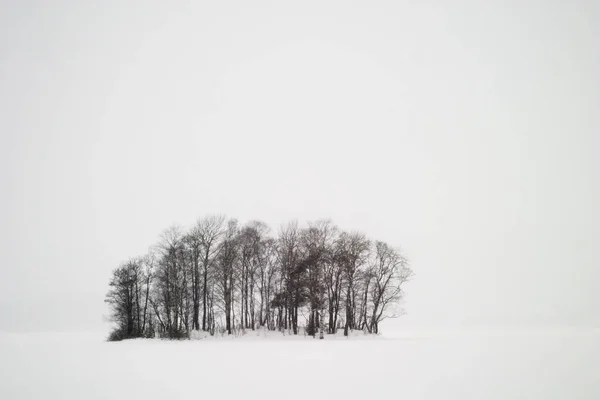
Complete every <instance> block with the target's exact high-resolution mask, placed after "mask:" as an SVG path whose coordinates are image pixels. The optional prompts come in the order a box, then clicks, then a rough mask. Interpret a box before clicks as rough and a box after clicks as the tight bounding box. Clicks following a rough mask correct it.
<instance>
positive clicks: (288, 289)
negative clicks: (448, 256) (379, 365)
mask: <svg viewBox="0 0 600 400" xmlns="http://www.w3.org/2000/svg"><path fill="white" fill-rule="evenodd" d="M411 276H412V271H411V269H410V268H409V266H408V262H407V260H406V258H405V257H404V256H403V255H402V254H401V253H400V252H399V251H398V250H397V249H395V248H393V247H391V246H389V245H388V244H386V243H384V242H380V241H371V240H369V239H368V238H367V237H366V236H365V235H363V234H361V233H357V232H344V231H341V230H340V229H338V228H337V227H336V226H335V225H334V224H333V223H331V222H330V221H328V220H323V221H317V222H311V223H308V224H307V226H306V227H302V228H301V227H300V226H299V225H298V223H296V222H290V223H288V224H285V225H283V226H282V227H281V228H280V229H279V231H278V232H277V235H271V231H270V229H269V228H268V227H267V225H265V224H264V223H262V222H258V221H252V222H249V223H247V224H245V225H243V226H241V225H240V224H239V223H238V221H237V220H235V219H226V218H225V217H223V216H220V215H211V216H207V217H204V218H201V219H199V220H198V221H197V222H196V224H194V226H193V227H192V228H191V229H189V230H183V229H182V228H181V227H179V226H172V227H171V228H169V229H167V230H165V231H164V232H163V233H162V235H161V237H160V240H159V241H158V243H157V244H156V245H154V246H152V247H151V250H150V252H149V253H148V254H147V255H144V256H142V257H137V258H132V259H130V260H129V261H127V262H125V263H123V264H122V265H121V266H120V267H118V268H117V269H115V270H114V271H113V273H112V276H111V279H110V289H109V291H108V293H107V295H106V302H107V303H108V304H109V306H110V309H111V318H112V320H113V322H114V323H115V328H114V330H113V331H112V332H111V334H110V337H109V339H110V340H120V339H126V338H135V337H155V336H159V337H164V338H188V337H189V336H190V333H191V332H192V331H205V332H208V333H209V334H210V335H214V334H215V333H218V334H225V333H227V334H232V333H233V332H234V331H236V330H238V331H239V330H242V331H243V330H255V329H257V328H263V329H268V330H280V331H283V332H289V333H290V334H298V333H300V331H301V329H304V332H305V333H306V334H309V335H312V336H316V335H317V334H319V336H320V337H321V338H323V337H324V335H325V334H326V333H328V334H335V333H336V332H338V331H339V330H343V332H344V334H345V335H348V333H349V331H351V330H363V331H365V332H369V333H378V332H379V325H380V323H381V321H383V320H384V319H386V318H390V317H396V316H399V315H400V314H401V312H402V310H401V309H400V308H399V301H400V299H401V298H402V296H403V291H402V285H403V284H404V283H405V282H406V281H407V280H408V279H409V278H410V277H411ZM302 327H303V328H302Z"/></svg>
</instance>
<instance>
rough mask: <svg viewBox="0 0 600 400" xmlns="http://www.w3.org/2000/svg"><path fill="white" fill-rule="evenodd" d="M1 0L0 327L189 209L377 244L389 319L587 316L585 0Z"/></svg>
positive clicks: (100, 271) (93, 313) (593, 55)
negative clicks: (383, 261) (400, 297)
mask: <svg viewBox="0 0 600 400" xmlns="http://www.w3.org/2000/svg"><path fill="white" fill-rule="evenodd" d="M282 3H284V2H273V3H269V2H259V1H237V2H226V1H210V2H209V1H206V2H198V1H189V2H182V1H168V2H167V1H153V2H150V1H143V2H142V1H140V2H132V1H130V2H127V1H122V0H119V1H102V2H92V1H89V2H83V1H78V2H75V1H72V2H67V1H52V2H42V1H15V0H13V1H8V0H6V1H3V2H2V6H1V7H0V57H1V59H0V61H1V62H0V136H1V139H0V167H1V169H0V185H1V186H0V218H1V219H0V235H1V236H0V330H16V331H27V330H67V329H68V330H72V329H102V327H103V324H104V323H103V319H102V318H103V315H106V314H107V311H106V307H105V304H104V303H103V299H104V294H105V292H106V290H107V288H108V279H109V276H110V272H111V270H112V269H113V268H114V267H116V266H117V265H118V264H119V263H120V262H121V261H124V260H126V259H127V258H129V257H130V256H136V255H142V254H144V253H145V252H146V251H147V249H148V247H149V246H150V245H152V244H153V243H154V242H155V241H156V240H157V238H158V235H159V234H160V232H161V231H162V230H163V229H165V228H167V227H168V226H169V225H171V224H173V223H180V224H182V225H184V226H185V225H189V224H191V223H193V222H194V221H195V220H196V218H197V217H200V216H203V215H205V214H208V213H224V214H226V215H228V216H232V217H237V218H239V219H240V221H241V222H245V221H248V220H250V219H260V220H263V221H265V222H267V223H268V224H269V225H270V226H271V227H272V228H273V229H274V230H277V228H278V227H279V225H280V224H281V223H282V222H284V221H288V220H290V219H298V220H299V221H306V220H314V219H319V218H326V217H328V218H331V219H333V221H334V222H336V223H337V224H338V225H339V226H340V227H341V228H344V229H355V230H360V231H363V232H365V233H366V234H367V235H369V236H370V237H372V238H376V239H380V240H384V241H386V242H389V243H390V244H392V245H395V246H401V247H402V248H403V250H404V252H405V253H406V255H407V256H408V257H409V258H410V260H411V263H412V268H413V269H414V271H415V273H416V275H415V278H414V280H413V282H411V283H410V284H408V285H407V287H406V291H407V298H406V305H405V308H406V311H407V313H408V314H407V315H406V316H405V317H403V318H402V319H401V321H398V323H399V324H402V326H428V327H437V326H439V327H447V326H464V325H466V326H470V325H482V324H483V325H486V324H510V325H514V324H523V323H530V324H551V325H564V324H568V325H600V312H598V308H599V306H600V290H598V289H599V283H600V270H599V269H600V265H599V262H598V244H599V243H600V228H599V227H600V211H599V210H600V187H599V184H600V179H599V178H600V176H599V175H600V161H598V151H599V150H600V112H599V111H600V72H599V71H600V28H599V26H598V21H599V20H600V10H599V7H598V5H597V3H596V5H594V2H593V1H589V2H585V1H571V2H567V1H538V2H533V1H529V2H527V1H525V2H524V1H515V2H508V1H505V2H501V1H487V2H476V1H470V2H462V1H461V2H459V1H445V0H439V1H437V2H427V3H428V4H427V5H425V4H424V3H425V2H417V1H410V2H409V1H388V2H381V1H364V2H357V1H352V2H350V1H337V2H333V1H314V2H313V1H301V2H285V3H286V5H283V4H282Z"/></svg>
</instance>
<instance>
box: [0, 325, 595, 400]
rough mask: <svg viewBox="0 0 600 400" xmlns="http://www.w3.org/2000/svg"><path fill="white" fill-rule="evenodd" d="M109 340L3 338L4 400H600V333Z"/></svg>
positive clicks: (0, 383)
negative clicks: (115, 341)
mask: <svg viewBox="0 0 600 400" xmlns="http://www.w3.org/2000/svg"><path fill="white" fill-rule="evenodd" d="M103 339H104V337H103V336H102V335H97V334H56V333H48V334H0V399H4V400H10V399H67V400H70V399H135V398H139V399H145V400H151V399H201V398H210V399H214V398H226V399H235V398H238V399H242V398H243V399H244V400H248V399H263V400H268V399H286V400H288V399H303V400H306V399H308V398H311V399H377V400H379V399H461V400H463V399H503V400H504V399H527V400H531V399H544V400H548V399H569V400H571V399H590V400H591V399H594V400H597V399H600V332H599V331H598V330H572V329H562V330H535V331H534V330H527V331H524V330H495V331H490V330H488V331H486V330H479V331H474V330H472V331H468V332H465V331H454V332H440V331H429V332H416V331H414V332H406V331H398V332H396V333H395V334H388V335H387V336H384V337H378V338H367V339H366V338H364V337H362V338H361V337H354V338H350V339H342V340H339V339H336V340H315V339H312V338H305V337H303V336H300V337H296V338H289V337H287V338H283V337H281V338H277V337H271V338H264V337H263V338H261V337H259V336H258V335H256V334H249V335H246V337H243V338H237V339H234V340H227V339H225V340H196V341H180V342H176V341H161V340H132V341H124V342H119V343H107V342H104V341H103ZM329 339H331V338H329ZM365 339H366V340H365Z"/></svg>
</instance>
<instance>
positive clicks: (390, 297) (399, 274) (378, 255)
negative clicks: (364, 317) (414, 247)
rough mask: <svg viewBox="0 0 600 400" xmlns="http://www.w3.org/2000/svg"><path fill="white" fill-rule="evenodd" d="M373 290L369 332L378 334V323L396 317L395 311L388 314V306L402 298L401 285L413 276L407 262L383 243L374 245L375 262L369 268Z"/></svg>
mask: <svg viewBox="0 0 600 400" xmlns="http://www.w3.org/2000/svg"><path fill="white" fill-rule="evenodd" d="M371 273H372V278H373V289H372V291H371V301H372V305H373V311H372V316H371V322H370V324H369V327H368V329H369V332H373V333H378V332H379V323H380V322H381V321H383V320H384V319H385V318H388V317H396V316H398V313H397V311H394V312H391V313H388V311H390V310H389V306H390V305H391V304H393V303H397V302H398V300H400V298H401V296H402V284H404V283H405V282H406V281H407V280H408V279H409V278H410V277H411V276H412V274H413V272H412V270H411V269H410V268H409V267H408V262H407V260H406V259H405V258H404V257H403V256H402V255H401V254H400V253H399V252H398V251H396V250H394V249H393V248H391V247H390V246H388V245H387V244H386V243H383V242H376V243H375V260H374V262H373V265H372V268H371Z"/></svg>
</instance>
